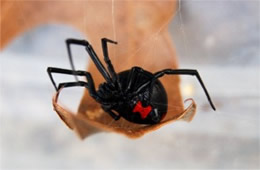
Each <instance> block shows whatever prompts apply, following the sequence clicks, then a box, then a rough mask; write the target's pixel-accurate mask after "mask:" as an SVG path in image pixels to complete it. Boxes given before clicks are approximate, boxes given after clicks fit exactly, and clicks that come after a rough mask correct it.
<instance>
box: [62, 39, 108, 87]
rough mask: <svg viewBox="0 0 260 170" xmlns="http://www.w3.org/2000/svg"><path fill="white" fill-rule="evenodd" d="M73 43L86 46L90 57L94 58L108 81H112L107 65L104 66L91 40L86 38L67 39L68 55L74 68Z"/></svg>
mask: <svg viewBox="0 0 260 170" xmlns="http://www.w3.org/2000/svg"><path fill="white" fill-rule="evenodd" d="M71 44H75V45H82V46H84V47H85V48H86V50H87V52H88V54H89V56H90V58H91V59H92V61H93V62H94V64H95V65H96V67H97V69H98V70H99V72H100V73H101V74H102V76H103V77H104V78H105V80H106V81H107V82H112V79H111V77H110V75H109V74H108V72H107V70H106V69H105V67H104V66H103V64H102V63H101V61H100V60H99V58H98V56H97V54H96V52H95V51H94V49H93V48H92V46H91V45H90V44H89V42H88V41H86V40H77V39H67V40H66V45H67V50H68V55H69V60H70V64H71V68H72V70H75V66H74V63H73V59H72V53H71V48H70V45H71ZM76 80H77V78H76Z"/></svg>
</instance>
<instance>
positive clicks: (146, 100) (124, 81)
mask: <svg viewBox="0 0 260 170" xmlns="http://www.w3.org/2000/svg"><path fill="white" fill-rule="evenodd" d="M134 68H135V70H137V71H136V72H135V75H136V76H135V78H134V79H132V78H131V77H132V76H131V72H132V70H133V69H134ZM134 68H132V69H131V70H127V71H123V72H120V73H119V74H118V78H119V82H120V84H121V88H122V89H123V90H122V94H120V93H118V92H119V90H118V89H115V88H112V87H111V86H110V85H109V84H108V83H103V84H101V85H100V87H99V90H98V91H97V93H98V94H99V95H100V96H103V97H105V100H106V101H108V102H112V101H113V102H114V103H116V104H115V105H114V106H113V107H110V109H111V110H115V111H116V112H117V113H118V114H119V115H120V116H122V117H123V118H125V119H126V120H128V121H130V122H133V123H139V124H155V123H158V122H160V121H161V120H162V118H163V117H164V116H165V114H166V113H167V106H168V101H167V94H166V91H165V89H164V87H163V85H162V83H161V82H160V81H159V80H155V82H154V83H153V84H151V83H150V84H148V85H147V86H145V87H144V88H142V90H141V91H140V92H139V93H137V94H135V92H136V91H137V90H138V89H139V87H141V86H142V85H143V84H145V83H147V82H149V81H151V80H152V79H153V77H154V76H153V74H152V73H150V72H148V71H145V70H143V69H141V68H139V67H134ZM129 83H131V87H130V89H129V90H128V91H127V92H126V91H125V90H126V89H128V88H127V87H128V86H129ZM137 102H141V103H142V106H143V107H148V106H151V107H152V111H151V112H150V113H149V114H148V116H147V117H146V118H145V119H143V118H141V115H140V113H138V112H133V110H134V107H135V106H136V104H137ZM106 106H107V105H103V106H102V107H103V108H104V107H106Z"/></svg>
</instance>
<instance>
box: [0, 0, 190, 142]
mask: <svg viewBox="0 0 260 170" xmlns="http://www.w3.org/2000/svg"><path fill="white" fill-rule="evenodd" d="M176 9H177V0H176V1H144V0H135V1H119V0H105V1H88V0H86V1H82V0H79V1H77V0H75V1H8V0H2V1H1V18H0V23H1V47H3V46H4V45H6V44H7V43H8V42H9V41H10V40H11V39H13V38H14V37H15V36H17V35H18V34H21V33H22V32H24V31H26V30H29V29H31V28H33V27H35V26H38V25H40V24H46V23H63V24H67V25H72V26H74V27H75V28H78V30H80V31H82V32H83V33H84V34H85V35H86V37H87V39H88V40H89V41H90V43H91V44H92V46H93V47H94V49H95V50H96V52H97V54H98V56H102V50H101V45H100V39H101V38H103V37H107V38H110V39H114V40H116V41H118V43H119V44H118V45H109V51H110V58H111V61H112V63H113V65H114V68H115V70H116V71H117V72H120V71H123V70H128V69H130V68H131V67H133V66H140V67H142V68H144V69H145V70H148V71H150V72H156V71H159V70H162V69H165V68H172V69H174V68H177V57H176V53H175V49H174V48H173V43H172V41H171V38H170V35H169V33H168V24H169V22H170V21H171V20H172V19H173V16H174V15H175V14H176ZM86 57H87V56H86ZM87 70H88V71H89V72H90V73H91V74H92V76H93V78H94V81H95V84H96V85H98V84H100V83H101V82H103V81H104V79H103V78H102V76H101V75H100V73H99V72H98V71H97V69H96V67H95V65H94V64H93V63H92V62H90V65H89V66H88V69H87ZM160 80H161V81H162V83H163V85H164V87H165V89H166V91H167V94H168V106H169V107H170V108H171V109H169V111H168V113H167V115H166V117H165V118H164V121H163V122H161V123H160V124H158V125H152V126H143V125H137V124H133V123H130V122H128V121H126V120H124V119H121V120H120V121H117V122H114V121H113V119H112V118H111V117H110V116H109V115H108V114H106V113H104V112H103V111H102V110H101V109H100V105H99V104H98V103H96V102H95V101H94V100H93V99H92V98H91V97H90V96H89V94H88V92H87V91H85V92H84V95H83V98H82V100H81V103H80V106H79V108H78V113H77V114H76V115H74V114H72V113H71V112H70V111H68V110H67V109H64V108H63V107H61V106H60V105H59V104H58V103H57V95H58V94H56V95H55V97H54V100H53V105H54V108H55V110H56V111H57V113H58V114H59V116H60V117H61V119H62V120H63V121H64V122H65V123H66V124H67V125H68V126H69V127H70V128H72V129H73V130H75V131H76V132H77V134H79V135H80V137H81V138H84V137H86V136H88V135H90V134H93V133H96V132H99V131H102V130H105V131H114V132H118V133H123V134H125V135H127V136H129V137H139V136H142V135H143V134H145V133H147V132H150V131H153V130H155V129H157V128H159V127H161V126H163V125H165V124H167V123H169V122H172V121H175V120H179V119H181V118H182V119H184V120H191V119H192V117H193V115H194V113H195V104H194V103H192V104H191V106H190V107H188V108H187V109H186V110H184V108H183V102H182V98H181V94H180V89H179V82H180V81H179V77H178V76H164V77H163V78H162V79H160Z"/></svg>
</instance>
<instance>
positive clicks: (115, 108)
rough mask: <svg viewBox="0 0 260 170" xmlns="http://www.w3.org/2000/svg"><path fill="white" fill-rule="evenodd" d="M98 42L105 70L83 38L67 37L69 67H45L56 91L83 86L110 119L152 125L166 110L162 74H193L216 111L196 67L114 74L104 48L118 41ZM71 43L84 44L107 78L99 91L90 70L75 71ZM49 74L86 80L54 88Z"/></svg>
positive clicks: (132, 70)
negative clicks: (68, 75) (72, 76)
mask: <svg viewBox="0 0 260 170" xmlns="http://www.w3.org/2000/svg"><path fill="white" fill-rule="evenodd" d="M101 42H102V48H103V54H104V60H105V62H106V64H107V69H105V67H104V66H103V64H102V63H101V61H100V60H99V58H98V56H97V55H96V53H95V51H94V49H93V48H92V46H91V45H90V44H89V43H88V42H87V41H86V40H76V39H68V40H67V41H66V44H67V49H68V54H69V59H70V63H71V67H72V70H68V69H62V68H54V67H48V69H47V71H48V74H49V76H50V79H51V81H52V83H53V85H54V87H55V88H56V90H59V89H60V88H66V87H73V86H83V87H85V88H86V89H87V90H88V91H89V94H90V96H91V97H93V98H94V99H95V100H96V101H97V102H98V103H100V104H101V108H102V109H103V110H104V111H105V112H107V113H108V114H109V115H110V116H111V117H112V118H113V119H115V120H118V119H120V117H123V118H125V119H126V120H128V121H130V122H133V123H139V124H155V123H158V122H160V121H161V120H162V119H163V117H164V116H165V114H166V113H167V107H168V101H167V94H166V91H165V89H164V87H163V85H162V83H161V82H160V81H159V78H160V77H162V76H163V75H165V74H168V75H173V74H185V75H194V76H196V77H197V79H198V80H199V82H200V84H201V86H202V88H203V90H204V91H205V94H206V96H207V98H208V100H209V103H210V105H211V107H212V108H213V109H214V110H215V107H214V105H213V103H212V101H211V99H210V96H209V94H208V92H207V89H206V87H205V86H204V84H203V82H202V80H201V78H200V76H199V73H198V72H197V71H196V70H191V69H177V70H176V69H175V70H174V69H164V70H162V71H159V72H156V73H151V72H149V71H146V70H144V69H142V68H140V67H132V68H131V69H130V70H126V71H123V72H120V73H118V74H117V73H116V72H115V70H114V68H113V65H112V63H111V61H110V59H109V56H108V49H107V43H108V42H110V43H115V44H117V42H115V41H112V40H109V39H106V38H103V39H102V41H101ZM70 44H76V45H82V46H85V47H86V50H87V52H88V53H89V55H90V57H91V59H92V60H93V62H94V64H95V65H96V67H97V69H98V70H99V72H100V73H101V74H102V76H103V77H104V79H105V80H106V81H105V82H104V83H102V84H100V85H99V87H98V90H96V89H95V85H94V81H93V79H92V76H91V74H90V73H89V72H86V71H81V70H79V71H76V70H75V68H74V64H73V60H72V55H71V49H70ZM52 73H61V74H70V75H74V76H85V77H86V80H87V81H86V82H85V81H79V80H78V79H77V78H76V81H75V82H65V83H60V84H59V86H58V87H57V85H56V83H55V82H54V79H53V77H52Z"/></svg>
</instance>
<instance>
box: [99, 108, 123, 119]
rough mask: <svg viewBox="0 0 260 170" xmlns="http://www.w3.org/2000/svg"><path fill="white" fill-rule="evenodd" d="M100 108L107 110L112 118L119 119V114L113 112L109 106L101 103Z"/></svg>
mask: <svg viewBox="0 0 260 170" xmlns="http://www.w3.org/2000/svg"><path fill="white" fill-rule="evenodd" d="M102 109H103V110H104V111H105V112H107V113H108V114H109V115H110V116H111V117H112V118H113V119H114V120H119V119H120V118H121V116H120V115H117V114H116V113H114V112H113V111H112V110H111V108H110V107H105V106H104V105H102Z"/></svg>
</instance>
